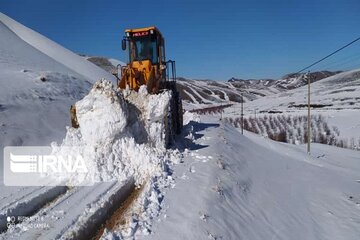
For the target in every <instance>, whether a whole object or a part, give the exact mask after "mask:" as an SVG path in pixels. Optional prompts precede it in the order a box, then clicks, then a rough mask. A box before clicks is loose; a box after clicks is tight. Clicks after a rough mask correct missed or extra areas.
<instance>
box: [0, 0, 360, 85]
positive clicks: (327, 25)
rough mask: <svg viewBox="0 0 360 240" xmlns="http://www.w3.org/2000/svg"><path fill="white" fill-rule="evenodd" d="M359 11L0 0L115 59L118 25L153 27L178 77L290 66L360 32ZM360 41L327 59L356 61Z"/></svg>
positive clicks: (348, 4)
mask: <svg viewBox="0 0 360 240" xmlns="http://www.w3.org/2000/svg"><path fill="white" fill-rule="evenodd" d="M359 10H360V1H359V0H338V1H332V0H327V1H316V0H302V1H292V0H282V1H280V0H278V1H271V0H259V1H241V0H222V1H219V0H216V1H215V0H179V1H176V0H167V1H163V0H156V1H149V0H147V1H142V0H137V1H119V0H117V1H116V0H114V1H110V0H104V1H100V0H96V1H74V0H72V1H69V0H61V1H59V0H52V1H48V0H47V1H45V0H39V1H36V0H34V1H25V0H24V1H18V0H1V1H0V11H1V12H3V13H5V14H7V15H8V16H10V17H12V18H14V19H15V20H17V21H19V22H20V23H22V24H24V25H26V26H28V27H30V28H32V29H34V30H36V31H38V32H40V33H41V34H43V35H45V36H47V37H49V38H50V39H52V40H54V41H56V42H58V43H60V44H61V45H63V46H65V47H67V48H69V49H70V50H72V51H74V52H78V53H86V54H89V55H100V56H108V57H113V58H117V59H120V60H126V55H125V54H124V52H123V51H122V50H121V44H120V42H121V39H122V36H123V31H124V29H125V28H135V27H145V26H150V25H156V26H157V27H158V28H159V29H160V30H161V31H162V33H163V35H164V36H165V39H166V45H167V46H166V47H167V58H168V59H173V60H176V63H177V72H178V75H179V76H185V77H192V78H199V79H204V78H210V79H216V80H228V79H229V78H231V77H238V78H265V77H266V78H278V77H281V76H282V75H284V74H286V73H289V72H296V71H298V70H300V69H301V68H303V67H304V66H306V65H309V64H311V63H312V62H314V61H316V60H318V59H319V58H321V57H323V56H324V55H326V54H328V53H330V52H332V51H333V50H335V49H337V48H339V47H341V46H342V45H344V44H346V43H348V42H350V41H352V40H353V39H355V38H357V37H359V36H360V28H359V23H360V14H359ZM359 45H360V43H359V42H358V43H357V44H354V46H352V47H350V48H349V49H347V50H345V51H343V52H342V53H341V54H339V55H337V56H335V57H334V58H332V59H329V64H330V63H331V61H333V62H334V63H332V64H333V65H335V67H334V68H347V67H349V66H350V65H351V64H353V65H356V64H358V66H357V67H360V59H359V58H360V56H359V55H360V46H359ZM351 56H353V57H354V59H355V60H353V61H352V60H351V59H350V57H351ZM358 56H359V58H357V57H358ZM341 59H343V61H344V62H346V61H347V62H348V64H349V65H341V64H340V65H339V64H338V63H341V62H340V60H341ZM337 61H339V62H337ZM323 64H325V65H324V67H325V68H326V67H329V68H331V66H332V65H330V66H328V65H326V64H327V63H323ZM319 65H320V64H319ZM337 65H339V66H337ZM312 70H318V69H316V68H313V69H312Z"/></svg>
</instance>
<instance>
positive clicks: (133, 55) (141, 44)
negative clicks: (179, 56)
mask: <svg viewBox="0 0 360 240" xmlns="http://www.w3.org/2000/svg"><path fill="white" fill-rule="evenodd" d="M122 49H123V50H126V49H128V54H129V63H133V62H138V61H146V60H149V61H150V62H151V64H152V65H157V66H159V65H162V64H163V63H165V48H164V38H163V37H162V35H161V33H160V31H159V30H158V29H157V28H156V27H148V28H139V29H131V30H129V29H127V30H125V37H124V39H123V42H122Z"/></svg>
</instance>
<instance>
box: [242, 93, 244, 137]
mask: <svg viewBox="0 0 360 240" xmlns="http://www.w3.org/2000/svg"><path fill="white" fill-rule="evenodd" d="M241 134H243V135H244V97H243V95H242V94H241Z"/></svg>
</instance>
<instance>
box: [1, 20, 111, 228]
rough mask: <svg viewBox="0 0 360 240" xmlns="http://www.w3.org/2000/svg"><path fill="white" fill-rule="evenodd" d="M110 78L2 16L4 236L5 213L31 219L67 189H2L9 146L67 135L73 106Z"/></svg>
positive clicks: (46, 140) (86, 62) (47, 142)
mask: <svg viewBox="0 0 360 240" xmlns="http://www.w3.org/2000/svg"><path fill="white" fill-rule="evenodd" d="M101 77H106V78H108V79H112V76H111V74H109V73H107V72H106V71H104V70H102V69H101V68H99V67H97V66H95V65H94V64H92V63H89V62H88V61H86V60H84V59H82V58H81V57H79V56H78V55H77V54H74V53H72V52H71V51H69V50H67V49H65V48H63V47H61V46H60V45H58V44H56V43H55V42H53V41H51V40H49V39H47V38H46V37H44V36H42V35H40V34H39V33H37V32H35V31H33V30H31V29H29V28H27V27H25V26H23V25H21V24H19V23H17V22H16V21H14V20H12V19H10V18H9V17H7V16H5V15H4V14H2V13H0V162H1V163H0V178H1V181H0V192H1V198H0V232H1V231H3V230H5V229H6V215H9V214H13V215H15V214H18V215H19V214H20V215H27V214H30V213H33V212H34V211H35V210H36V209H38V208H40V207H41V206H43V205H45V204H46V203H47V202H48V201H50V200H51V199H53V198H55V197H57V196H58V195H59V194H61V193H63V192H64V191H65V187H58V188H49V187H6V186H4V185H3V149H4V147H5V146H22V145H24V146H39V145H49V144H50V143H51V142H52V141H61V140H62V139H63V138H64V137H65V133H66V126H69V125H70V115H69V109H70V105H72V104H74V103H75V102H76V101H77V100H79V99H81V98H82V97H83V96H84V95H85V94H87V93H88V91H89V89H90V88H91V86H92V82H94V81H95V80H96V79H98V78H101Z"/></svg>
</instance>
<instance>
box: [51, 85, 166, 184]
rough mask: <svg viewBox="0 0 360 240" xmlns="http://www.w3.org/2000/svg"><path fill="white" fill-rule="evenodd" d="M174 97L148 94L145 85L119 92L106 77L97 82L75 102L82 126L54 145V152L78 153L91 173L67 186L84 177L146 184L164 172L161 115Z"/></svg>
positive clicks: (95, 179) (82, 177) (69, 131)
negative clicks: (138, 89) (131, 178)
mask: <svg viewBox="0 0 360 240" xmlns="http://www.w3.org/2000/svg"><path fill="white" fill-rule="evenodd" d="M170 96H171V95H170V93H169V92H167V91H165V92H163V93H161V94H158V95H150V94H148V93H147V92H146V89H144V88H141V89H140V91H139V93H137V92H134V91H131V90H124V91H121V90H115V88H114V86H113V85H112V83H111V82H110V81H107V80H104V79H102V80H100V81H98V82H96V83H95V84H94V86H93V88H92V89H91V91H90V93H89V94H88V95H87V96H85V97H84V98H83V99H82V100H80V101H78V102H77V103H76V104H75V106H76V112H77V118H78V122H79V125H80V127H79V128H78V129H74V128H69V129H68V130H67V134H66V137H65V139H64V141H63V143H62V144H61V146H57V145H56V144H53V148H54V151H57V152H59V151H60V152H62V153H64V152H63V151H79V152H78V154H80V155H81V156H83V158H84V159H85V160H86V165H87V166H86V167H87V169H89V170H90V171H89V173H88V174H87V175H86V176H81V174H80V175H78V176H77V178H78V179H71V181H70V182H69V184H74V183H78V181H83V180H84V178H86V179H87V180H91V181H95V182H102V181H113V180H119V181H123V180H127V179H129V178H130V177H134V179H135V182H136V184H142V183H144V182H145V181H146V180H147V179H148V178H149V177H151V176H159V175H161V174H162V169H163V168H164V166H163V165H164V162H163V160H164V157H163V156H164V154H165V152H166V150H165V147H164V146H165V138H164V135H163V134H164V126H165V125H164V122H163V119H164V117H165V115H166V113H167V109H168V106H169V101H170ZM153 146H155V147H153ZM69 147H70V150H68V149H69ZM89 178H91V179H89Z"/></svg>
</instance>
